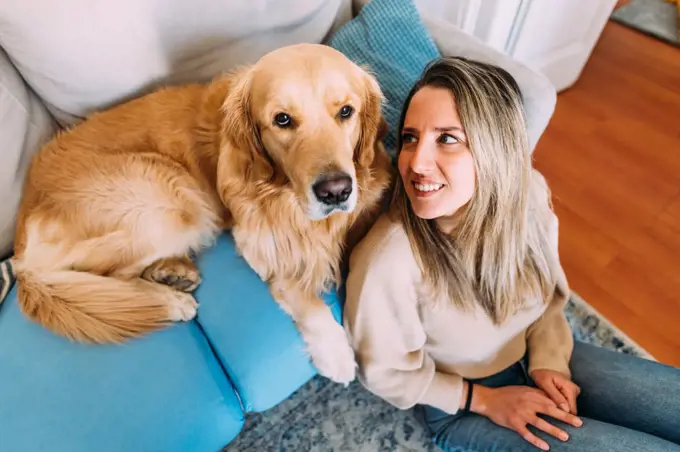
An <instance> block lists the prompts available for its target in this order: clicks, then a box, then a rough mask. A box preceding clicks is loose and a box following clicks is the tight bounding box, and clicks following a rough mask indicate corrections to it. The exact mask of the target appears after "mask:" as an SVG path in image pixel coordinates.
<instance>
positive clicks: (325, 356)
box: [305, 322, 357, 386]
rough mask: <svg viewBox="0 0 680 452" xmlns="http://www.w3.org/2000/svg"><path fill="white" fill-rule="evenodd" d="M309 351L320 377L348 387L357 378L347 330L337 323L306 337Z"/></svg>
mask: <svg viewBox="0 0 680 452" xmlns="http://www.w3.org/2000/svg"><path fill="white" fill-rule="evenodd" d="M305 339H306V341H307V351H308V353H309V355H310V357H311V358H312V364H314V367H316V369H317V371H318V372H319V374H320V375H322V376H324V377H326V378H328V379H330V380H332V381H334V382H336V383H340V384H343V385H345V386H348V385H349V384H350V383H351V382H352V381H353V380H354V378H355V376H356V367H357V366H356V362H355V360H354V351H353V350H352V348H351V347H350V345H349V343H348V341H347V337H346V335H345V330H344V329H343V328H342V326H340V325H339V324H337V323H335V322H334V324H333V326H332V327H329V328H328V329H324V330H321V331H320V332H315V333H308V334H306V335H305Z"/></svg>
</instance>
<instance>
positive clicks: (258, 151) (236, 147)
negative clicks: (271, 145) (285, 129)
mask: <svg viewBox="0 0 680 452" xmlns="http://www.w3.org/2000/svg"><path fill="white" fill-rule="evenodd" d="M229 78H230V83H229V89H228V90H229V91H228V93H227V96H226V99H225V101H224V104H223V105H222V118H223V120H222V130H221V134H222V149H221V150H220V160H222V159H223V158H224V159H226V161H227V162H228V163H227V164H229V165H232V168H231V171H230V172H235V171H237V172H238V173H239V174H238V176H239V177H240V178H241V180H243V178H244V177H245V178H246V179H254V180H270V179H271V178H272V177H273V175H274V168H273V166H272V162H271V160H270V159H269V156H268V155H267V153H266V151H265V149H264V146H263V145H262V142H261V140H260V134H259V131H258V128H257V125H256V123H255V121H254V119H253V116H252V112H251V109H250V98H251V93H250V91H251V83H252V68H251V67H244V68H242V69H239V70H238V71H236V72H235V73H233V74H232V75H230V76H229ZM220 166H222V165H220ZM218 177H219V176H218Z"/></svg>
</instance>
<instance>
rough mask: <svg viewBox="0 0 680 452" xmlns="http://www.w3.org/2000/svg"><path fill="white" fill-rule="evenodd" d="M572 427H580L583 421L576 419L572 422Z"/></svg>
mask: <svg viewBox="0 0 680 452" xmlns="http://www.w3.org/2000/svg"><path fill="white" fill-rule="evenodd" d="M574 425H576V426H577V427H580V426H582V425H583V421H582V420H581V419H579V418H576V419H575V420H574Z"/></svg>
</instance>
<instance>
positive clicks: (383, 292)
mask: <svg viewBox="0 0 680 452" xmlns="http://www.w3.org/2000/svg"><path fill="white" fill-rule="evenodd" d="M383 232H384V231H383ZM398 233H399V232H397V234H398ZM400 239H401V237H400V238H399V240H394V237H390V236H387V237H385V236H383V237H379V236H378V237H376V233H375V231H373V233H369V235H368V237H367V238H366V240H364V241H363V242H362V243H361V244H360V245H359V246H358V247H357V248H356V249H355V251H354V252H353V253H352V257H351V260H350V272H349V275H348V278H347V283H346V291H347V295H346V301H345V307H344V317H345V320H344V325H345V329H346V331H347V332H348V335H349V338H350V343H351V345H352V347H353V348H354V350H355V356H356V359H357V364H358V367H359V372H358V378H359V380H360V381H361V382H362V384H363V385H364V386H365V387H366V388H367V389H368V390H369V391H371V392H373V393H374V394H376V395H378V396H379V397H381V398H383V399H384V400H386V401H388V402H389V403H391V404H392V405H394V406H396V407H398V408H400V409H408V408H410V407H412V406H414V405H415V404H419V403H420V404H427V405H430V406H433V407H436V408H439V409H441V410H443V411H445V412H447V413H455V412H457V411H458V409H459V407H460V406H461V403H464V399H463V398H462V390H463V381H462V378H461V377H460V376H458V375H455V374H448V373H443V372H439V371H437V370H436V368H435V367H436V366H435V363H434V361H433V360H432V358H431V357H430V356H429V355H428V353H427V352H426V351H425V349H424V346H425V343H426V340H427V337H426V334H425V332H424V331H423V328H422V324H421V322H420V316H419V312H418V303H417V295H416V281H417V274H418V269H417V265H416V264H415V262H414V260H413V258H412V256H409V254H408V253H409V252H410V248H408V243H406V247H404V246H403V243H399V242H400V241H401V240H400ZM414 267H415V268H414Z"/></svg>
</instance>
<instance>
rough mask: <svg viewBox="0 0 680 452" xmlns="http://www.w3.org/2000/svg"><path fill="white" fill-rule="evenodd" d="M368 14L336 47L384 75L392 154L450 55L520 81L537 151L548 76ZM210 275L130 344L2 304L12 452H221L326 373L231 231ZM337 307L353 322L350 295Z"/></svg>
mask: <svg viewBox="0 0 680 452" xmlns="http://www.w3.org/2000/svg"><path fill="white" fill-rule="evenodd" d="M343 3H345V0H343ZM363 3H367V2H365V1H355V6H357V7H359V6H362V4H363ZM0 12H1V11H0ZM359 14H360V15H361V17H360V18H357V19H355V20H353V21H351V22H349V23H347V24H345V25H344V26H343V27H340V28H339V29H338V30H336V32H335V33H334V34H333V35H332V36H330V39H329V40H328V41H327V42H328V43H329V45H332V46H334V47H336V48H338V49H340V50H341V51H343V52H345V53H346V54H347V55H348V56H349V57H350V58H352V59H353V60H355V61H356V62H358V63H360V64H368V65H370V66H371V68H372V69H373V71H374V72H375V75H376V76H377V78H378V81H379V82H380V84H381V87H382V88H383V90H384V92H385V95H386V97H387V105H386V107H385V116H386V118H387V120H388V122H389V124H390V127H391V131H390V134H389V135H388V137H387V138H386V144H387V145H388V150H390V151H391V152H393V151H394V149H393V148H391V147H390V146H391V145H393V144H394V141H395V135H394V128H395V126H396V120H397V117H398V111H399V108H400V102H401V100H402V99H403V98H404V96H405V95H406V92H407V91H408V88H409V87H410V85H411V83H412V82H413V81H414V80H415V78H416V77H417V76H418V75H419V73H420V71H421V69H422V67H423V66H424V64H425V63H426V62H427V61H429V60H430V59H432V58H434V57H436V56H438V55H440V54H451V55H463V56H468V57H471V58H476V59H480V60H485V61H490V62H495V63H497V64H499V65H501V66H503V67H505V68H506V69H507V70H508V71H510V73H512V74H513V75H514V76H515V78H516V79H517V81H518V83H519V85H520V87H521V89H522V91H523V94H524V100H525V107H526V112H527V120H528V127H529V136H530V140H531V145H532V146H533V145H534V144H535V143H536V141H537V140H538V137H539V136H540V135H541V133H542V132H543V130H544V128H545V127H546V125H547V123H548V121H549V119H550V116H551V114H552V112H553V108H554V105H555V91H554V88H553V87H552V86H551V84H550V83H549V82H548V81H547V79H546V78H545V77H543V76H542V75H540V74H537V73H536V72H534V71H532V70H531V69H529V68H527V67H526V66H524V65H522V64H520V63H518V62H516V61H514V60H512V59H511V58H510V57H508V56H506V55H504V54H502V53H500V52H497V51H495V50H493V49H491V48H489V47H488V46H486V45H484V44H483V43H481V42H480V41H478V40H476V39H475V38H473V37H471V36H469V35H467V34H465V33H462V32H461V31H460V30H458V29H456V28H455V27H452V26H451V25H449V24H446V23H443V22H440V21H438V20H437V19H436V18H434V19H433V18H422V19H423V22H421V18H420V17H419V15H418V13H417V12H416V10H415V7H413V5H412V4H411V3H410V2H408V1H405V0H373V1H372V2H371V3H369V4H368V5H366V6H363V9H362V10H361V12H360V13H359ZM0 82H2V80H0ZM1 87H2V85H1V83H0V88H1ZM93 251H95V252H96V250H93ZM198 267H199V269H200V271H201V273H202V278H203V283H202V284H201V286H200V287H199V288H198V290H197V292H196V298H197V299H198V301H199V303H200V307H199V311H198V316H197V318H196V319H195V320H193V321H191V322H188V323H179V324H174V325H172V326H171V327H169V328H167V329H165V330H162V331H159V332H157V333H154V334H151V335H148V336H146V337H144V338H141V339H138V340H133V341H130V342H128V343H125V344H123V345H86V344H74V343H70V342H68V341H67V340H65V339H63V338H61V337H57V336H55V335H54V334H52V333H50V332H49V331H47V330H45V329H43V328H42V327H40V326H38V325H36V324H34V323H32V322H31V321H29V320H27V319H26V317H25V316H23V315H22V314H21V312H20V311H19V309H18V306H17V301H16V288H13V289H12V290H11V291H10V292H9V295H8V296H7V298H6V299H5V301H4V303H2V304H0V452H33V451H43V450H49V451H51V452H85V451H97V452H118V451H144V452H155V451H164V452H172V451H178V452H180V451H182V452H185V451H217V450H219V449H220V448H222V447H224V446H225V445H226V444H228V443H229V442H230V441H231V440H232V439H233V438H234V437H235V436H236V435H238V434H239V432H240V431H241V429H242V427H243V425H244V419H245V417H246V416H247V415H248V413H251V412H263V411H266V410H267V409H269V408H270V407H272V406H274V405H276V404H278V403H279V402H281V401H282V400H284V399H286V398H287V397H288V396H289V395H290V394H291V393H292V392H294V391H295V390H296V389H298V388H299V387H300V386H301V385H303V384H304V383H305V382H307V381H308V380H309V379H310V378H312V377H313V376H314V375H315V374H316V371H315V369H314V368H313V366H312V365H311V363H310V361H309V359H308V358H307V356H306V355H305V353H304V352H303V344H302V342H301V340H300V336H299V334H298V332H297V330H296V328H295V326H294V324H293V323H292V321H291V320H290V319H289V318H288V316H287V315H286V314H285V313H284V312H283V311H282V310H281V309H279V308H278V306H277V304H276V303H275V302H274V301H273V299H272V298H271V296H270V295H269V291H268V288H267V286H266V284H265V283H263V282H262V281H261V280H260V279H259V278H258V277H257V275H256V274H255V273H254V272H253V271H252V270H251V269H250V268H249V267H248V266H247V264H246V263H245V261H244V260H243V259H242V258H240V257H239V256H238V255H237V254H236V251H235V248H234V242H233V240H232V238H231V235H230V234H229V233H225V234H223V235H222V236H221V237H220V239H219V241H218V242H217V244H216V245H215V246H213V247H212V248H210V249H208V250H207V251H206V252H204V253H203V254H202V255H201V256H200V257H199V260H198ZM325 299H326V301H327V303H328V304H329V305H330V306H331V308H332V310H333V313H334V315H335V318H336V320H337V321H339V322H341V320H342V299H343V294H342V288H339V289H338V292H337V293H336V292H331V293H328V294H326V295H325Z"/></svg>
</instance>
